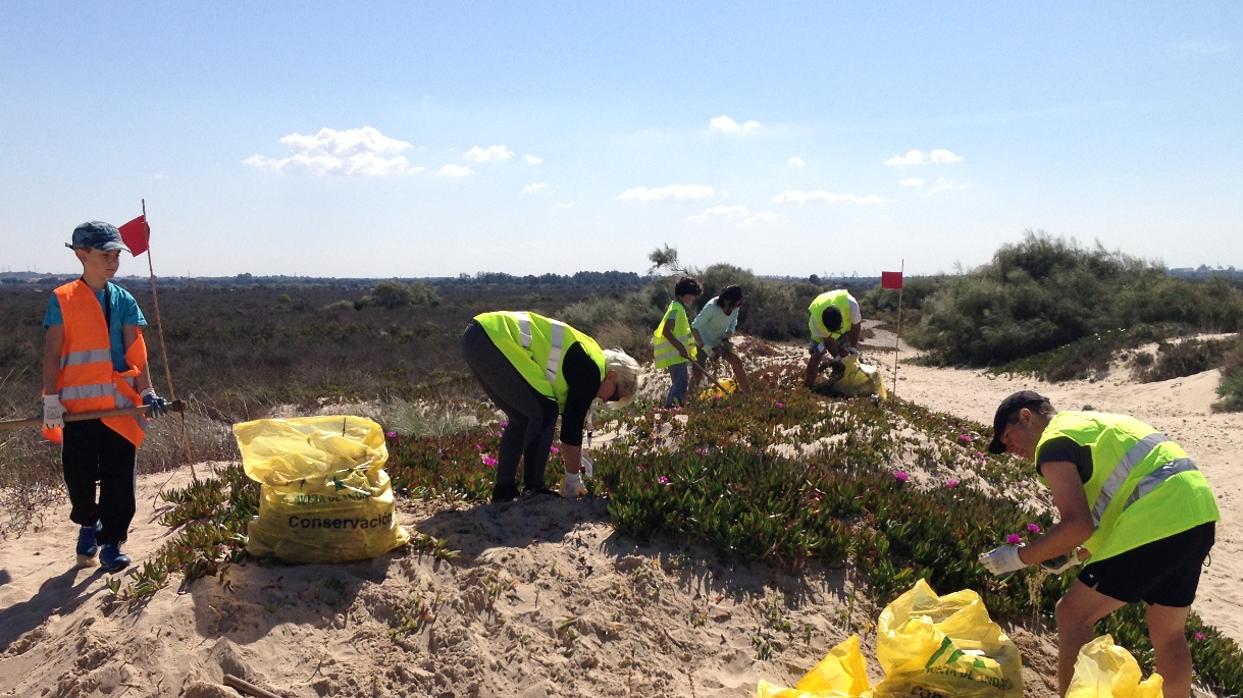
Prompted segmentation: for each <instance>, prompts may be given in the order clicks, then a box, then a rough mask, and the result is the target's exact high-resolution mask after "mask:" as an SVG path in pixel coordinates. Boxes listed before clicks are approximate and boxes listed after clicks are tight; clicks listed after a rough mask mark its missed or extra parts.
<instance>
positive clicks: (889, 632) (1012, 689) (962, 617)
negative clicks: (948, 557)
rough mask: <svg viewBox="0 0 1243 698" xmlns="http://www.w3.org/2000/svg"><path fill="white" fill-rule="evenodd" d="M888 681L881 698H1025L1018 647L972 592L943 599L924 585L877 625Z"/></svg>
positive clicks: (884, 614) (879, 655)
mask: <svg viewBox="0 0 1243 698" xmlns="http://www.w3.org/2000/svg"><path fill="white" fill-rule="evenodd" d="M876 658H877V659H878V660H880V666H881V669H882V670H883V671H884V672H885V678H884V680H882V681H881V682H880V683H879V684H878V685H877V686H876V691H875V694H876V696H877V698H889V697H893V698H897V697H899V696H922V697H923V698H930V697H931V696H942V697H944V698H1022V695H1023V664H1022V659H1021V658H1020V656H1019V650H1018V647H1016V646H1015V644H1014V642H1013V641H1012V640H1011V639H1010V638H1009V636H1007V635H1006V634H1005V633H1003V632H1002V631H1001V627H1000V626H998V625H997V624H996V623H994V622H993V621H992V619H991V618H989V617H988V609H987V608H985V607H984V601H983V600H982V599H981V598H980V595H979V594H977V593H976V592H974V591H971V590H969V589H964V590H962V591H956V592H954V593H952V594H946V595H945V596H938V595H937V593H936V592H935V591H933V590H932V588H931V587H929V586H928V583H927V582H925V581H924V580H922V579H921V580H919V581H918V582H916V583H915V586H914V588H912V589H911V590H910V591H907V592H906V593H905V594H902V595H901V596H899V597H898V598H896V599H894V600H893V602H892V603H890V604H889V605H888V606H886V607H885V610H884V611H882V612H881V614H880V618H879V619H878V620H877V623H876Z"/></svg>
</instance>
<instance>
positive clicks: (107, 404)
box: [42, 221, 166, 572]
mask: <svg viewBox="0 0 1243 698" xmlns="http://www.w3.org/2000/svg"><path fill="white" fill-rule="evenodd" d="M65 247H68V248H70V249H72V250H73V252H74V254H75V255H76V256H77V258H78V261H79V262H81V263H82V276H81V277H79V278H77V279H75V280H74V281H70V282H69V283H67V284H64V285H63V286H60V287H58V288H57V289H56V290H54V291H53V292H52V297H51V299H50V300H49V301H48V307H47V312H46V313H45V314H44V316H43V326H44V327H45V328H46V335H45V339H44V350H43V401H42V415H43V433H44V436H46V437H47V438H48V440H50V441H53V442H55V443H60V444H61V461H62V463H63V465H64V476H65V485H66V487H67V488H68V490H69V503H70V505H71V509H70V512H69V518H70V520H72V521H73V522H74V523H76V524H78V526H79V529H78V538H77V555H78V564H80V565H88V564H94V562H95V556H96V555H98V556H99V562H100V566H101V567H102V568H103V569H104V571H106V572H119V571H121V570H122V569H125V567H126V566H128V565H129V564H130V559H129V556H127V555H126V554H125V553H123V552H121V545H122V543H124V542H125V540H126V538H127V536H128V533H129V525H130V522H131V521H132V520H133V518H134V510H135V502H134V485H135V482H134V479H135V476H136V470H137V460H136V458H137V451H138V447H139V446H141V445H142V442H143V439H144V437H145V422H144V420H143V419H142V418H140V417H135V416H130V415H125V416H112V417H104V418H102V419H87V420H79V421H73V420H70V421H69V422H68V423H66V420H65V415H66V414H74V413H83V412H102V411H107V410H112V409H116V408H125V407H134V406H137V405H139V404H144V405H146V406H147V416H159V415H161V414H163V413H164V411H165V409H166V405H165V403H164V400H163V398H161V397H160V396H159V395H157V394H156V392H155V389H154V388H153V387H152V385H151V374H150V373H149V372H148V370H147V345H146V343H145V342H144V341H143V338H142V328H143V326H145V325H146V324H147V321H146V320H145V319H144V318H143V315H142V311H141V310H139V308H138V303H137V302H136V301H135V300H134V297H133V296H131V295H130V294H129V292H128V291H126V290H125V289H124V288H121V287H120V286H118V285H116V284H114V283H112V282H111V281H109V279H111V278H112V276H113V275H114V274H116V272H117V269H118V268H119V266H120V263H121V262H120V256H121V251H122V250H126V251H128V248H127V247H126V246H125V243H124V242H123V241H122V239H121V233H120V231H118V230H117V229H116V228H115V227H113V226H112V225H109V224H107V223H101V222H99V221H90V222H88V223H83V224H82V225H79V226H78V227H77V228H76V229H74V231H73V241H72V242H71V243H66V244H65ZM97 485H98V487H97Z"/></svg>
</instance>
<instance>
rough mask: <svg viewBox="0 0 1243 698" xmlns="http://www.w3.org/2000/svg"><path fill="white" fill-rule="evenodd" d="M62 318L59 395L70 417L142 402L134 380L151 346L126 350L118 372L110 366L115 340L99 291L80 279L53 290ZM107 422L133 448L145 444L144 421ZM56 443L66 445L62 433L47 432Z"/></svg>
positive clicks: (139, 343) (136, 342)
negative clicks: (62, 336)
mask: <svg viewBox="0 0 1243 698" xmlns="http://www.w3.org/2000/svg"><path fill="white" fill-rule="evenodd" d="M53 293H54V294H56V300H57V301H59V302H60V312H61V315H62V316H63V317H64V321H65V322H64V328H65V339H64V341H63V342H61V345H60V373H59V374H58V375H57V377H56V392H57V394H59V395H60V402H61V404H62V405H64V406H65V411H66V412H69V413H71V414H72V413H77V412H98V411H102V410H112V409H116V408H118V407H134V406H136V405H138V404H139V403H140V402H141V398H140V397H139V395H138V391H137V390H135V389H134V378H135V377H136V376H138V375H139V374H140V373H142V372H143V370H144V369H146V367H147V343H146V341H145V340H144V339H143V338H142V330H141V329H139V330H138V338H137V339H135V340H134V342H133V343H132V344H130V345H129V347H128V348H127V349H126V350H125V363H126V365H128V366H129V369H127V370H126V371H124V372H118V371H117V370H115V369H114V368H113V366H112V337H111V335H110V334H109V333H108V324H107V322H105V320H104V311H103V308H101V307H100V305H99V299H98V298H96V297H95V291H94V290H93V289H91V287H90V286H87V285H86V282H85V281H83V280H81V279H78V280H77V281H71V282H69V283H67V284H65V285H64V286H61V287H59V288H57V289H56V290H55V291H53ZM102 421H103V423H104V424H106V425H107V426H108V428H110V429H112V430H113V431H115V432H116V433H118V434H120V435H121V436H124V437H125V438H126V439H127V440H129V442H130V443H132V444H134V448H138V447H139V446H142V441H143V438H145V436H146V431H145V428H146V420H145V419H142V418H141V417H138V418H135V417H104V418H103V419H102ZM43 435H44V437H46V438H47V439H48V440H49V441H52V442H53V443H62V442H63V440H64V434H63V432H62V430H61V429H44V430H43Z"/></svg>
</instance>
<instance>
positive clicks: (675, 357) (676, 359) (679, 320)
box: [652, 298, 698, 368]
mask: <svg viewBox="0 0 1243 698" xmlns="http://www.w3.org/2000/svg"><path fill="white" fill-rule="evenodd" d="M671 315H672V316H673V336H674V337H675V338H676V339H677V340H678V341H679V342H681V343H682V346H684V347H686V351H687V353H688V354H690V355H691V358H692V359H693V358H695V356H696V352H697V351H698V350H697V348H696V346H695V336H694V335H693V334H691V321H690V318H689V317H688V316H687V314H686V306H684V305H682V301H679V300H677V299H676V298H675V299H674V300H672V301H670V302H669V307H668V308H666V309H665V314H664V316H662V317H661V318H660V324H659V325H657V326H656V331H655V332H653V333H652V358H653V359H654V360H655V361H656V368H667V367H669V366H676V365H678V364H684V363H686V359H684V358H682V355H681V354H679V353H678V350H677V349H676V348H674V346H673V343H672V342H670V341H669V340H667V339H665V323H666V322H668V320H669V317H670V316H671Z"/></svg>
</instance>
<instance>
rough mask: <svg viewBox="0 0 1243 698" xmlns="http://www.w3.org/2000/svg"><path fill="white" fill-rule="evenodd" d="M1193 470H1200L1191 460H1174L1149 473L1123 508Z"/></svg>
mask: <svg viewBox="0 0 1243 698" xmlns="http://www.w3.org/2000/svg"><path fill="white" fill-rule="evenodd" d="M1191 470H1199V468H1197V467H1196V464H1195V463H1193V462H1192V461H1191V459H1190V458H1179V459H1178V460H1172V461H1170V462H1169V463H1166V464H1165V465H1163V466H1161V467H1160V468H1157V469H1156V470H1154V471H1152V472H1151V473H1148V474H1147V475H1145V476H1144V479H1142V480H1140V481H1139V484H1138V485H1136V486H1135V491H1134V492H1132V493H1131V496H1130V497H1127V500H1126V504H1125V505H1124V506H1123V508H1124V509H1125V508H1126V507H1129V506H1131V505H1132V504H1134V503H1135V501H1136V500H1138V499H1139V498H1140V497H1143V496H1144V495H1146V494H1148V493H1149V492H1152V491H1153V490H1155V489H1157V487H1158V486H1160V485H1161V483H1163V482H1165V481H1166V480H1168V479H1170V478H1172V477H1174V476H1175V475H1177V474H1179V473H1185V472H1188V471H1191Z"/></svg>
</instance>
